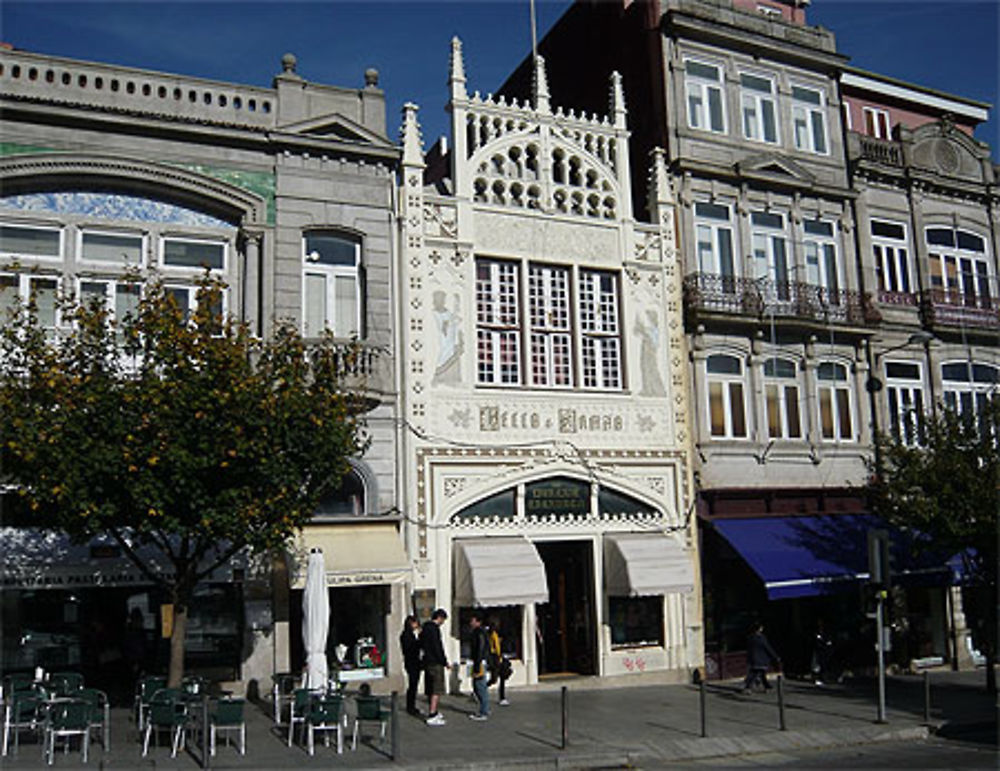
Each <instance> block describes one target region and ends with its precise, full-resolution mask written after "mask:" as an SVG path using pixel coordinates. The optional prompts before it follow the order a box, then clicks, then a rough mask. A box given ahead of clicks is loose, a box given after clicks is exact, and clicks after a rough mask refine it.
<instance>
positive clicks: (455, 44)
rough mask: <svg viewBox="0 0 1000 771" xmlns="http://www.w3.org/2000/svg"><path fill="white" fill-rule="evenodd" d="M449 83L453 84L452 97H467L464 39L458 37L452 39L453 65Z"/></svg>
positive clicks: (449, 74)
mask: <svg viewBox="0 0 1000 771" xmlns="http://www.w3.org/2000/svg"><path fill="white" fill-rule="evenodd" d="M448 83H449V85H450V86H451V98H452V99H453V100H454V99H465V98H466V96H467V95H468V94H467V93H466V91H465V64H464V63H463V62H462V41H461V40H459V39H458V38H457V37H453V38H452V39H451V65H450V69H449V73H448Z"/></svg>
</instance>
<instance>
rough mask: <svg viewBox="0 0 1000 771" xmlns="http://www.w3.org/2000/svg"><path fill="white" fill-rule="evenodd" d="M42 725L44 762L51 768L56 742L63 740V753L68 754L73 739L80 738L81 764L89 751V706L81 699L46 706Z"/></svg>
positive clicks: (66, 700)
mask: <svg viewBox="0 0 1000 771" xmlns="http://www.w3.org/2000/svg"><path fill="white" fill-rule="evenodd" d="M47 713H48V714H47V715H46V718H45V725H44V731H45V734H44V746H43V751H44V753H45V759H46V762H47V763H48V764H49V765H50V766H51V765H52V761H53V759H54V756H55V754H56V741H57V740H59V739H64V740H65V744H64V745H63V752H64V753H68V752H69V745H70V743H71V742H72V740H73V738H74V737H79V738H80V745H81V749H82V751H83V762H84V763H86V762H87V755H88V750H89V749H90V704H88V703H87V702H86V701H84V700H83V699H60V700H59V701H56V702H54V703H52V704H50V705H49V706H48V710H47Z"/></svg>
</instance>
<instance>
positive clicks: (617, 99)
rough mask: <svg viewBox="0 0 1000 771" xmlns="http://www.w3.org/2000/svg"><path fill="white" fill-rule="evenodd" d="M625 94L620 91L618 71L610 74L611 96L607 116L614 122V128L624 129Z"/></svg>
mask: <svg viewBox="0 0 1000 771" xmlns="http://www.w3.org/2000/svg"><path fill="white" fill-rule="evenodd" d="M626 112H627V111H626V110H625V92H624V91H623V89H622V76H621V75H619V74H618V71H617V70H616V71H615V72H612V73H611V94H610V100H609V102H608V115H609V116H610V117H611V119H612V120H613V121H614V126H615V128H622V129H623V128H625V115H626Z"/></svg>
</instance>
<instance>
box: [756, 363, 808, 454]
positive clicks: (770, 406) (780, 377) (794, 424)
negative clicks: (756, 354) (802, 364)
mask: <svg viewBox="0 0 1000 771" xmlns="http://www.w3.org/2000/svg"><path fill="white" fill-rule="evenodd" d="M773 362H780V363H782V364H785V365H791V367H792V373H793V374H791V375H786V374H779V373H778V370H777V368H776V367H775V366H774V364H773ZM768 364H771V372H770V373H768V371H767V370H768ZM761 372H762V373H763V376H764V413H765V426H766V429H767V436H768V438H769V439H802V437H803V422H802V409H801V401H802V396H801V394H802V385H801V383H800V378H799V367H798V365H797V364H796V363H795V361H794V360H792V359H787V358H783V357H781V356H772V357H771V358H769V359H767V360H766V361H765V362H764V365H763V366H762V367H761ZM772 411H773V412H774V413H775V414H774V416H773V417H776V418H777V431H772Z"/></svg>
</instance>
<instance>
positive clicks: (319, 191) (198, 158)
mask: <svg viewBox="0 0 1000 771" xmlns="http://www.w3.org/2000/svg"><path fill="white" fill-rule="evenodd" d="M281 65H282V67H281V70H282V71H281V72H280V74H278V75H277V76H276V77H275V78H274V82H273V84H272V86H271V87H270V88H261V87H253V86H244V85H239V84H234V83H223V82H215V81H208V80H202V79H199V78H192V77H185V76H180V75H172V74H169V73H162V72H151V71H145V70H138V69H131V68H126V67H119V66H112V65H106V64H98V63H92V62H83V61H75V60H68V59H59V58H55V57H51V56H42V55H38V54H33V53H29V52H25V51H17V50H12V49H9V48H8V49H6V50H3V51H0V109H2V112H3V121H2V124H0V186H2V190H0V264H2V265H3V266H6V267H0V308H2V307H3V306H4V304H5V303H7V302H8V301H9V299H10V298H11V297H12V296H13V295H15V294H20V295H21V296H27V295H28V294H29V293H34V295H35V296H36V298H37V300H38V302H39V307H40V310H41V312H42V313H43V315H47V316H48V319H49V321H50V323H51V324H52V325H53V326H56V325H58V324H59V323H61V322H60V320H59V319H58V318H57V315H56V312H55V309H54V306H53V304H52V300H53V298H54V296H55V294H56V293H57V292H71V293H75V294H78V295H80V296H83V297H91V296H96V297H103V298H104V299H105V300H106V302H107V303H108V305H109V308H111V309H112V310H113V311H114V312H115V313H124V312H127V310H128V309H129V308H130V307H132V306H133V305H134V303H135V302H136V300H137V297H138V295H137V292H138V288H137V286H136V285H135V284H133V283H130V282H129V280H128V279H127V278H123V271H124V270H126V269H131V270H138V271H140V272H146V271H149V270H156V271H158V272H159V273H160V274H161V275H162V276H163V280H164V281H165V283H166V284H167V285H168V287H169V289H170V291H171V292H172V293H174V296H175V297H176V298H177V300H178V302H179V303H180V305H181V306H182V307H189V306H190V304H191V303H193V302H194V301H195V300H194V285H195V281H196V280H197V278H198V276H199V275H200V274H201V272H202V271H203V270H204V269H205V268H206V267H207V268H209V269H210V270H211V272H212V273H213V274H214V275H217V276H219V277H221V278H222V279H224V280H225V281H226V283H227V284H228V287H229V289H228V292H227V295H226V297H225V305H226V309H227V310H228V311H229V312H231V313H232V314H234V315H235V316H236V317H238V318H240V319H243V320H245V321H247V322H248V323H249V324H250V325H251V328H252V329H253V330H255V331H256V332H258V333H259V334H262V335H268V334H269V333H270V330H271V329H272V325H273V323H274V320H275V319H279V318H290V319H293V320H294V321H295V322H296V323H300V324H301V326H302V330H303V332H304V334H305V335H306V336H307V337H311V336H316V335H319V334H320V333H321V331H322V330H323V329H324V328H328V329H331V330H332V331H333V333H334V335H335V336H336V337H338V338H342V339H343V340H344V341H345V342H346V341H348V340H351V339H354V338H356V339H358V340H360V342H361V346H362V356H361V357H360V360H359V361H358V362H357V363H355V364H352V365H351V368H350V371H349V373H348V374H349V375H350V377H351V378H352V382H353V383H354V384H355V385H357V386H358V387H359V388H361V389H363V390H364V392H365V393H366V395H367V397H368V404H369V407H370V409H369V412H368V413H367V431H368V433H369V435H370V437H371V446H370V449H369V451H368V452H367V454H366V455H365V457H363V458H357V459H355V460H354V461H353V467H354V471H353V473H352V474H351V475H350V476H349V477H348V478H347V479H346V480H345V482H344V484H343V486H342V488H341V490H340V491H339V492H338V493H337V494H335V495H333V496H331V497H330V499H329V500H327V501H324V503H323V505H322V506H321V507H320V511H318V512H317V514H316V517H315V521H314V524H313V525H311V526H309V527H308V528H306V530H305V531H304V533H303V537H302V538H301V539H300V540H299V542H298V543H297V544H296V545H295V548H293V549H292V551H291V552H290V553H289V554H288V558H287V560H279V562H278V563H277V564H276V565H274V566H263V569H260V567H259V566H254V565H239V566H234V567H233V568H232V569H231V570H230V571H228V572H227V573H226V575H220V576H218V577H217V578H218V580H217V581H215V582H213V583H210V584H208V585H207V586H206V587H205V590H204V594H203V595H202V597H201V598H200V599H199V602H198V603H197V607H195V609H194V614H195V615H194V618H193V619H192V629H191V633H190V639H189V651H190V652H191V662H190V663H191V664H192V666H195V667H196V668H197V667H198V666H199V665H202V666H206V667H207V666H210V667H212V669H213V671H214V672H216V673H217V674H218V676H221V677H224V678H226V679H233V680H241V681H243V682H244V683H246V682H249V681H251V680H257V681H259V686H260V688H261V689H262V690H266V689H269V688H270V675H271V673H272V672H274V671H275V670H279V671H280V670H289V669H292V668H296V669H297V668H300V667H301V665H302V652H301V634H300V629H301V623H300V619H301V601H300V599H299V596H300V594H301V591H300V590H301V587H302V583H303V580H304V561H303V560H302V558H301V557H302V553H303V552H304V551H306V550H307V549H308V548H310V547H312V546H320V547H324V550H325V551H326V553H327V554H328V557H327V573H328V580H329V582H330V586H331V589H330V592H331V600H332V602H331V605H332V607H333V613H332V616H331V635H330V644H331V647H332V646H334V645H336V644H341V643H342V644H344V645H346V646H348V648H349V649H350V652H349V654H348V656H347V657H348V658H353V647H354V645H355V644H356V642H357V641H358V639H359V638H372V640H373V642H374V643H375V644H376V645H378V646H379V648H380V649H381V650H382V651H386V650H388V649H389V645H388V640H389V639H394V635H395V631H396V630H397V629H398V628H399V627H400V626H401V623H402V615H400V614H401V613H402V612H403V611H404V610H405V607H406V604H407V603H406V601H405V598H406V594H407V593H406V582H407V580H408V577H409V569H408V568H409V566H408V562H407V559H406V556H405V554H404V552H403V547H402V541H401V540H400V537H399V535H398V532H397V527H398V523H397V520H396V519H395V518H394V516H392V515H390V514H389V512H394V511H395V510H396V509H395V505H396V502H397V499H396V475H397V467H396V462H397V459H396V455H395V451H394V448H395V443H396V429H395V425H396V420H395V418H396V412H395V393H396V384H395V382H396V381H395V370H394V368H393V363H392V356H391V352H392V344H393V339H392V329H393V326H394V305H393V289H392V281H393V269H394V267H393V262H392V255H393V249H394V246H393V237H394V227H393V216H394V215H393V208H392V202H393V189H394V178H395V171H396V168H397V163H398V159H399V152H398V150H397V148H396V146H395V145H394V144H393V142H391V141H390V140H389V139H388V137H387V136H386V131H385V97H384V95H383V93H382V91H381V90H379V88H378V75H377V73H376V72H375V71H374V70H369V71H368V72H366V73H364V80H363V83H362V84H361V85H360V86H359V87H357V88H341V87H334V86H328V85H322V84H317V83H312V82H309V81H307V80H305V79H304V78H303V77H302V76H301V75H299V74H298V73H297V72H296V61H295V57H294V56H291V55H287V56H286V57H284V59H283V61H282V63H281ZM359 75H360V73H359ZM359 79H360V78H359ZM15 264H17V265H18V266H19V269H17V270H15V269H13V268H12V266H13V265H15ZM345 366H347V365H346V364H345ZM10 524H12V523H8V522H5V523H4V525H10ZM14 524H17V525H19V526H25V525H28V524H30V523H24V522H21V523H14ZM15 536H17V539H18V542H21V543H24V544H27V545H26V547H25V551H24V553H23V554H16V553H14V552H15V551H16V550H13V551H7V550H6V549H5V552H6V553H5V559H4V575H3V580H4V591H3V619H4V623H3V635H4V650H5V652H8V653H9V654H10V655H9V656H8V657H7V658H6V660H5V661H4V668H5V669H19V668H30V667H33V666H36V665H41V666H44V667H45V668H46V669H50V668H56V669H66V668H75V667H78V666H79V667H82V668H83V669H85V670H88V671H87V674H88V681H90V680H91V678H90V677H89V675H90V674H91V673H90V671H89V668H90V667H91V666H93V667H98V662H99V664H100V666H99V667H98V670H97V671H94V672H93V675H94V677H95V678H99V677H100V675H101V673H103V674H104V675H105V676H106V675H107V673H108V672H110V671H113V669H110V668H109V665H111V664H112V663H113V662H112V661H111V659H109V658H108V655H109V654H108V652H107V650H100V651H99V650H98V648H102V649H103V648H108V649H110V650H111V651H112V654H110V655H113V651H114V650H115V649H118V650H120V649H119V648H117V646H116V645H115V643H114V641H115V640H116V639H120V635H121V633H122V631H123V629H124V625H125V621H126V619H127V617H128V613H129V611H130V610H131V609H133V608H139V609H140V610H141V611H142V613H143V616H144V619H145V625H146V631H147V636H148V638H149V642H150V643H151V644H153V643H154V642H155V641H157V640H158V639H159V637H160V635H159V626H158V621H157V620H158V617H159V610H160V608H159V603H160V598H159V597H158V595H157V594H156V592H155V591H154V590H153V589H152V587H150V586H147V585H145V584H144V583H143V581H142V580H141V578H140V577H139V576H138V575H137V574H136V573H135V571H134V570H133V569H131V568H130V566H129V564H128V562H127V561H125V560H124V559H123V558H122V556H121V555H120V554H118V553H116V552H115V551H114V549H108V548H103V547H101V548H98V545H97V544H92V545H91V546H90V548H89V549H88V548H86V547H83V548H81V549H78V550H76V551H67V550H66V548H63V547H65V546H66V545H65V544H61V543H54V542H53V541H52V539H51V538H49V539H47V540H46V539H45V538H43V537H42V536H41V534H37V533H35V534H34V535H33V531H31V530H30V529H29V530H24V529H21V528H13V527H11V528H9V529H8V530H5V541H6V542H7V543H8V544H10V543H13V542H14V540H13V539H14V537H15ZM43 543H44V544H48V545H47V546H39V544H43ZM70 584H72V589H70V588H69V585H70ZM201 611H204V612H203V613H202V612H201ZM78 619H79V620H81V621H85V622H86V626H88V627H91V628H94V629H96V628H98V627H100V632H101V637H100V639H98V638H97V636H96V633H95V635H88V633H87V632H86V631H85V630H84V629H81V627H80V625H79V624H77V623H76V621H77V620H78ZM22 637H23V638H24V639H32V640H36V641H40V642H37V643H32V644H31V645H21V646H18V645H16V644H13V643H12V644H10V645H8V643H9V642H10V641H11V640H16V639H17V638H22ZM46 641H47V642H46ZM15 659H16V660H15ZM387 663H388V665H389V667H390V669H391V670H392V671H394V672H396V673H399V672H400V671H401V665H400V663H399V662H398V661H393V660H392V659H391V657H390V658H389V659H388V660H387ZM98 682H99V680H98Z"/></svg>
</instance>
